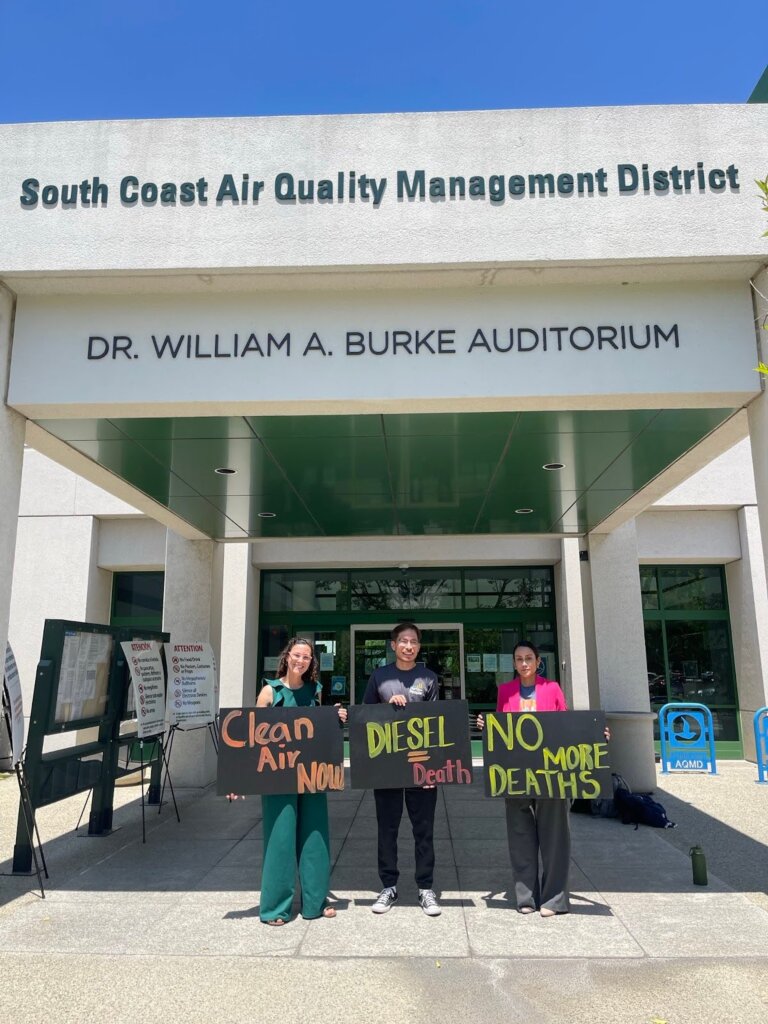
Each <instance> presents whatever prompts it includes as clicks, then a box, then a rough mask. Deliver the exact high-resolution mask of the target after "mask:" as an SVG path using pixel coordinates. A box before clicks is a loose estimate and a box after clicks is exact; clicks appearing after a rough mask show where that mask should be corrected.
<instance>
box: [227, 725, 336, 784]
mask: <svg viewBox="0 0 768 1024" xmlns="http://www.w3.org/2000/svg"><path fill="white" fill-rule="evenodd" d="M329 789H344V742H343V733H342V731H341V727H340V725H339V716H338V712H337V711H336V708H322V707H308V708H222V710H221V716H220V727H219V757H218V773H217V779H216V791H217V793H219V795H221V796H224V795H226V794H228V793H238V794H247V793H269V794H277V793H321V792H324V791H325V790H329Z"/></svg>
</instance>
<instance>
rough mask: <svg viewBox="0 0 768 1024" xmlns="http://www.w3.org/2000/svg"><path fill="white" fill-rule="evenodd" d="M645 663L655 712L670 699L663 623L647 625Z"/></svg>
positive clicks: (648, 623) (649, 623) (649, 691)
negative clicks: (665, 663) (665, 664)
mask: <svg viewBox="0 0 768 1024" xmlns="http://www.w3.org/2000/svg"><path fill="white" fill-rule="evenodd" d="M645 661H646V666H647V669H648V695H649V697H650V699H651V707H652V708H653V710H654V711H658V709H659V708H660V707H661V706H662V705H663V704H666V703H667V701H668V699H669V698H668V696H667V677H666V672H665V667H664V641H663V638H662V623H661V622H646V623H645Z"/></svg>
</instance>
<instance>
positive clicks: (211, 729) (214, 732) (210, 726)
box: [149, 715, 219, 815]
mask: <svg viewBox="0 0 768 1024" xmlns="http://www.w3.org/2000/svg"><path fill="white" fill-rule="evenodd" d="M216 718H218V715H217V716H216ZM216 718H214V720H213V721H212V722H206V724H205V725H193V726H192V728H191V729H184V728H182V726H180V725H178V724H177V725H172V726H171V728H170V729H169V731H168V751H167V759H166V758H165V757H164V758H163V760H164V761H165V776H164V778H163V784H162V786H161V787H160V799H159V801H158V803H159V804H160V806H159V807H158V809H157V813H158V814H159V813H160V811H161V810H162V809H163V796H164V795H165V782H166V779H167V780H168V784H169V785H170V784H171V776H170V773H169V772H168V762H169V761H170V760H171V753H172V752H173V738H174V736H175V735H176V733H177V732H197V731H198V729H207V730H208V735H209V736H210V737H211V743H212V744H213V751H214V753H215V754H216V756H217V757H218V754H219V736H218V728H217V726H216ZM171 793H173V786H171ZM149 802H150V803H154V802H155V801H154V800H151V799H150V801H149ZM173 804H174V807H175V806H176V799H175V798H174V801H173ZM178 813H179V812H178V811H176V814H177V815H178Z"/></svg>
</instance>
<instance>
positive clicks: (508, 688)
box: [496, 676, 568, 711]
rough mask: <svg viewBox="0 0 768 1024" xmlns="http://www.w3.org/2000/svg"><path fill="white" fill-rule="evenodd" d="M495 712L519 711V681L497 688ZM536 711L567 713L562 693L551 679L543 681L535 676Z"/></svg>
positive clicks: (513, 680)
mask: <svg viewBox="0 0 768 1024" xmlns="http://www.w3.org/2000/svg"><path fill="white" fill-rule="evenodd" d="M496 710H497V711H519V710H520V680H519V679H518V678H517V677H515V678H514V679H510V680H509V682H508V683H502V684H501V686H500V687H499V696H498V698H497V700H496ZM536 710H537V711H567V710H568V705H567V704H566V703H565V697H564V695H563V691H562V690H561V689H560V685H559V684H558V683H556V682H554V680H552V679H545V678H544V677H543V676H536Z"/></svg>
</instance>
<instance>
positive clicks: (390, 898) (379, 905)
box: [371, 886, 439, 914]
mask: <svg viewBox="0 0 768 1024" xmlns="http://www.w3.org/2000/svg"><path fill="white" fill-rule="evenodd" d="M396 899H397V889H393V888H392V887H391V886H388V887H387V888H386V889H382V890H381V892H380V893H379V896H378V899H377V900H376V902H375V903H374V904H373V906H372V907H371V910H372V911H373V913H374V914H386V912H387V911H388V910H389V908H390V907H391V906H392V904H393V903H394V902H395V900H396ZM438 913H439V911H438Z"/></svg>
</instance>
